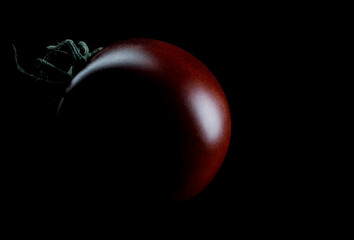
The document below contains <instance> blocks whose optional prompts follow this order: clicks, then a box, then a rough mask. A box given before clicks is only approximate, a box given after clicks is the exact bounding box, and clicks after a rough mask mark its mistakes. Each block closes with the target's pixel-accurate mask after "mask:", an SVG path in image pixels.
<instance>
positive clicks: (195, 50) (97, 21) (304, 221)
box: [1, 2, 353, 240]
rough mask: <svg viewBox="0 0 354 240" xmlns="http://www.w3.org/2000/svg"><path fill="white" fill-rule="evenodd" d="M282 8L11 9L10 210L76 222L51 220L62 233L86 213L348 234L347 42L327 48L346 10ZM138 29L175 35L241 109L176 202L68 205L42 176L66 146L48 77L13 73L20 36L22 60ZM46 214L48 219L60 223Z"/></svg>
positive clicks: (155, 228) (213, 226) (145, 222)
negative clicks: (189, 191)
mask: <svg viewBox="0 0 354 240" xmlns="http://www.w3.org/2000/svg"><path fill="white" fill-rule="evenodd" d="M277 7H279V6H269V5H267V6H262V5H256V4H255V5H252V4H249V5H247V6H246V5H241V4H236V5H233V6H227V5H221V4H218V5H214V4H210V6H208V5H206V4H205V3H203V4H194V5H191V4H190V3H189V4H187V3H165V4H162V5H161V4H153V3H151V2H150V3H145V4H141V3H138V2H135V3H130V4H127V3H125V4H123V3H119V4H118V5H117V6H114V7H112V6H111V5H110V4H109V5H105V3H104V2H102V3H100V4H99V5H96V4H91V5H89V6H87V5H85V6H69V5H66V4H65V3H64V2H61V3H57V5H56V6H53V7H45V8H42V9H39V7H38V8H37V6H34V5H31V6H29V9H33V11H32V12H31V14H25V15H24V14H22V13H21V12H19V11H14V12H13V15H12V16H13V19H14V20H16V21H10V22H9V24H7V25H6V26H5V34H4V35H5V36H6V37H5V39H6V53H7V54H6V55H5V56H6V63H7V64H5V65H3V66H6V67H5V72H7V73H8V74H7V75H6V77H3V79H2V88H1V92H2V97H3V98H4V100H3V101H2V105H3V106H2V116H1V118H2V120H3V121H4V122H5V123H6V124H4V125H3V129H2V132H3V133H2V137H3V138H4V141H5V143H3V144H2V148H3V149H4V151H3V152H4V156H3V157H2V165H3V167H2V171H3V172H4V173H3V174H2V176H3V178H4V179H3V181H2V182H3V183H4V185H5V186H4V188H3V193H4V194H3V198H4V200H5V202H6V204H4V210H5V212H6V213H8V214H7V215H6V216H9V219H8V222H9V223H15V224H17V223H18V222H17V221H19V220H20V221H23V222H24V223H25V224H26V223H27V224H29V222H33V221H34V219H37V218H39V219H40V220H39V221H38V224H40V225H41V224H44V223H42V222H47V224H48V222H54V221H58V222H60V223H63V222H65V223H68V222H70V224H68V225H67V226H65V224H64V225H63V226H62V225H60V226H62V228H61V230H58V229H55V228H54V229H53V232H56V233H57V232H61V231H65V230H67V229H70V228H73V227H72V226H78V225H81V224H82V223H85V224H87V222H89V224H92V225H94V226H98V225H100V224H102V223H103V222H104V224H103V225H105V226H106V227H107V229H113V230H114V231H115V230H117V231H118V232H122V231H124V230H126V228H125V227H131V229H134V230H133V231H136V232H140V231H142V233H143V234H144V233H145V231H148V232H149V231H151V232H149V233H151V234H156V233H161V232H163V229H166V230H167V231H166V232H167V234H168V235H166V236H170V235H172V236H173V235H175V234H182V236H183V235H190V233H188V234H187V230H195V231H192V233H193V234H196V235H194V236H200V234H205V236H208V235H209V234H212V233H213V234H216V235H215V236H219V237H221V235H222V236H230V237H233V238H235V239H238V238H239V239H255V238H256V237H257V238H258V237H269V238H274V237H282V238H287V237H289V236H299V237H301V238H303V237H309V236H310V237H312V238H313V239H317V238H316V237H318V236H320V235H322V234H325V235H328V234H333V236H336V237H335V239H348V240H349V239H350V237H352V236H350V237H349V234H352V232H353V231H352V229H353V215H352V214H353V206H352V205H353V198H352V197H351V193H352V190H353V170H352V169H353V168H352V167H353V166H352V163H351V161H352V153H351V154H348V153H349V151H348V149H349V147H350V142H349V139H351V138H350V130H351V129H350V128H348V127H347V126H348V123H349V122H350V119H349V116H350V114H349V112H350V108H349V106H348V105H349V100H350V99H351V97H350V95H349V89H348V83H347V82H346V81H347V79H348V78H347V77H346V76H341V75H339V74H338V72H340V71H339V70H338V68H337V67H338V66H337V65H332V64H328V61H330V60H333V58H332V56H334V55H332V54H333V53H334V52H340V50H339V49H336V48H335V49H332V48H330V47H329V46H331V44H334V42H335V41H336V40H338V39H339V40H340V39H341V38H342V37H343V38H345V34H344V35H342V33H343V32H344V33H345V31H343V32H342V30H343V28H341V26H342V25H341V23H345V22H346V15H345V14H342V16H341V18H339V19H338V18H337V17H334V16H333V15H332V13H333V12H328V11H325V12H326V13H325V14H322V13H321V10H320V9H322V8H320V6H315V7H310V6H303V7H295V6H280V7H281V10H277V9H278V8H277ZM14 9H16V8H14ZM323 11H324V10H323ZM332 11H335V10H332ZM315 13H316V14H315ZM334 19H335V20H337V21H338V20H339V22H334ZM132 37H142V38H153V39H158V40H162V41H166V42H169V43H172V44H175V45H177V46H179V47H181V48H183V49H185V50H187V51H189V52H190V53H192V54H193V55H194V56H196V57H197V58H199V59H200V60H201V61H202V62H203V63H204V64H205V65H206V66H207V67H208V68H209V69H210V70H211V71H212V72H213V73H214V75H215V76H216V78H217V79H218V80H219V82H220V84H221V86H222V87H223V89H224V91H225V94H226V96H227V98H228V101H229V104H230V109H231V117H232V138H231V143H230V147H229V151H228V154H227V156H226V159H225V163H224V165H223V166H222V168H221V170H220V172H219V173H218V175H217V176H216V178H215V179H214V180H213V182H212V183H211V184H210V185H209V186H208V187H207V188H206V189H205V191H203V192H202V193H201V194H199V195H198V196H196V197H195V198H194V199H192V200H191V201H190V202H188V203H186V204H184V205H182V206H179V207H178V208H177V209H173V210H171V209H170V210H169V211H167V210H166V211H165V212H162V213H161V211H159V212H154V211H153V210H151V209H150V210H149V211H144V210H142V209H139V211H133V210H131V211H132V213H131V214H127V213H123V212H124V211H121V210H122V209H124V208H125V206H115V207H113V208H112V209H108V207H107V206H105V207H106V208H103V209H105V211H103V210H102V211H103V212H99V210H97V209H95V208H94V207H90V208H87V207H85V208H84V209H80V206H78V207H77V209H76V210H75V209H62V208H61V207H60V203H58V202H55V204H54V203H53V201H52V198H50V197H48V196H46V194H45V193H44V192H43V188H46V187H48V186H46V185H45V184H44V185H43V183H42V182H45V181H46V179H45V177H46V173H45V172H46V169H47V168H48V167H51V164H50V163H48V162H50V161H51V159H55V158H56V156H57V155H60V151H61V149H60V144H58V143H57V142H55V141H54V140H53V139H51V136H52V135H51V134H52V133H53V131H54V130H53V114H54V111H55V110H53V109H54V108H53V105H51V104H50V103H49V102H48V101H47V100H46V97H45V94H43V91H42V89H41V88H40V87H38V86H37V85H35V84H33V83H31V82H29V81H28V79H27V78H24V77H23V76H21V74H19V73H18V72H17V71H16V69H15V66H14V62H13V58H12V48H11V45H10V44H11V43H14V44H15V45H16V46H17V48H18V51H19V54H21V55H26V56H27V57H24V56H22V61H23V62H24V61H26V60H31V59H32V58H36V57H39V56H42V55H40V53H41V52H40V51H41V50H40V49H41V48H42V49H43V47H45V46H47V45H51V44H53V43H55V42H57V41H61V40H63V39H67V38H71V39H73V40H74V41H85V42H86V43H87V44H88V45H89V46H91V47H92V48H94V47H99V46H106V45H107V44H109V43H112V42H115V41H118V40H123V39H127V38H132ZM334 45H336V44H334ZM336 46H337V45H336ZM336 59H337V56H336ZM337 63H338V62H337ZM52 143H55V144H54V146H53V145H52ZM5 153H8V154H5ZM79 209H80V210H79ZM107 209H108V210H107ZM156 218H157V219H159V220H158V221H156V220H155V221H154V220H153V219H156ZM119 220H122V221H123V222H124V224H123V223H118V222H117V221H119ZM36 221H37V220H36ZM85 224H84V225H85ZM10 225H11V224H10ZM49 225H50V227H49V229H51V227H53V225H55V224H49ZM143 229H144V230H143ZM147 229H148V230H147ZM86 232H87V231H86ZM309 232H310V234H309ZM342 235H343V238H342V237H341V236H342ZM344 236H345V237H344ZM347 236H348V238H346V237H347Z"/></svg>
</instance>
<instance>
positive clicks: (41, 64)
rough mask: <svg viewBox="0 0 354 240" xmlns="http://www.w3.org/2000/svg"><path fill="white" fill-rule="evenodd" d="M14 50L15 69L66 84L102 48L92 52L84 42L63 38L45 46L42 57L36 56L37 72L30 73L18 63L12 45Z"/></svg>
mask: <svg viewBox="0 0 354 240" xmlns="http://www.w3.org/2000/svg"><path fill="white" fill-rule="evenodd" d="M13 48H14V52H15V63H16V66H17V69H18V70H19V71H20V72H22V73H23V74H25V75H27V76H29V77H31V78H33V79H35V80H36V81H41V82H45V83H49V84H60V85H63V84H64V85H67V84H69V83H70V82H71V80H72V79H73V77H74V76H75V75H76V74H77V73H78V72H79V71H81V70H82V69H83V68H84V67H85V66H86V65H87V63H88V62H89V61H90V60H91V58H92V57H93V56H94V55H95V54H97V53H98V52H99V51H101V50H102V48H97V49H95V50H93V51H92V52H90V51H89V48H88V46H87V44H86V43H85V42H82V41H80V42H79V43H78V44H77V45H76V44H75V43H74V42H73V41H72V40H70V39H67V40H64V41H62V42H60V43H58V44H57V45H50V46H48V47H47V49H48V50H49V52H48V53H47V54H46V55H45V56H44V57H43V58H38V59H37V61H36V66H37V67H38V70H39V71H38V73H37V74H31V73H28V72H27V71H25V70H24V69H23V68H22V67H21V66H20V65H19V63H18V59H17V51H16V48H15V46H14V45H13Z"/></svg>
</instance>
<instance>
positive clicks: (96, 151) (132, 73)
mask: <svg viewBox="0 0 354 240" xmlns="http://www.w3.org/2000/svg"><path fill="white" fill-rule="evenodd" d="M58 120H59V123H60V127H61V134H62V137H63V143H65V144H66V149H67V151H68V154H69V152H70V156H72V159H73V160H72V161H71V162H70V164H69V165H70V167H71V168H72V169H75V170H73V171H74V172H76V173H78V172H79V173H80V174H79V176H80V179H86V180H85V181H84V182H86V183H87V184H86V186H87V191H91V192H93V191H96V190H97V191H99V192H100V193H102V194H103V193H104V194H105V196H107V193H108V195H109V196H111V197H114V196H119V198H120V199H126V200H127V201H132V200H134V199H135V200H136V201H141V200H144V201H151V202H154V201H173V202H181V201H182V202H183V201H187V200H189V199H191V198H192V197H193V196H195V195H197V194H198V193H199V192H201V191H202V190H203V189H204V188H205V187H206V186H207V185H208V184H209V183H210V182H211V181H212V179H213V178H214V177H215V175H216V174H217V172H218V170H219V168H220V167H221V165H222V163H223V161H224V158H225V156H226V153H227V150H228V146H229V142H230V137H231V136H230V135H231V118H230V110H229V105H228V102H227V99H226V96H225V94H224V92H223V90H222V88H221V86H220V84H219V83H218V81H217V80H216V78H215V77H214V75H213V74H212V73H211V72H210V71H209V70H208V68H207V67H206V66H205V65H204V64H203V63H201V62H200V61H199V60H198V59H197V58H195V57H194V56H192V55H191V54H190V53H188V52H186V51H185V50H182V49H181V48H179V47H176V46H174V45H172V44H169V43H166V42H162V41H158V40H151V39H130V40H125V41H121V42H117V43H115V44H112V45H110V46H108V47H106V48H104V49H103V50H102V51H101V52H99V53H98V54H97V55H96V56H95V57H94V58H93V59H92V61H91V62H90V63H89V64H88V65H87V66H86V67H85V68H84V69H83V70H82V71H81V72H79V73H78V74H77V75H76V76H75V78H74V79H73V80H72V82H71V84H70V86H69V87H68V88H67V90H66V94H65V96H64V97H63V99H62V101H61V103H60V106H59V109H58ZM78 181H80V180H78ZM81 187H82V185H81ZM78 188H80V187H78Z"/></svg>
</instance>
